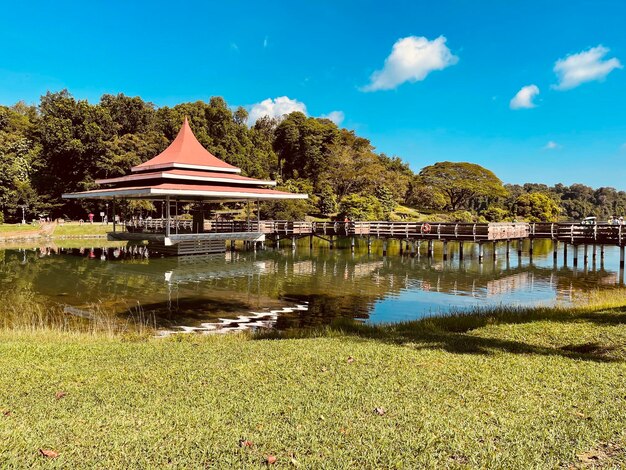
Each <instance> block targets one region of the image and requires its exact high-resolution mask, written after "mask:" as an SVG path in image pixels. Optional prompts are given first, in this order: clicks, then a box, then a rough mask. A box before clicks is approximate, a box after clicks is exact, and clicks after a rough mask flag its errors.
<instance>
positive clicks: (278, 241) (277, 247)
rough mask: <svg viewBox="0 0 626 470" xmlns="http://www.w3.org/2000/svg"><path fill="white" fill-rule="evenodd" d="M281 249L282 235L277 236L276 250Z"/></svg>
mask: <svg viewBox="0 0 626 470" xmlns="http://www.w3.org/2000/svg"><path fill="white" fill-rule="evenodd" d="M279 248H280V235H276V249H279Z"/></svg>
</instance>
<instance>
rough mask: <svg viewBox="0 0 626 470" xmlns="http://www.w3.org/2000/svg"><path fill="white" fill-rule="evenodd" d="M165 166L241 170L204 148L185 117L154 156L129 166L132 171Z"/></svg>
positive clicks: (228, 171)
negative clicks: (172, 136)
mask: <svg viewBox="0 0 626 470" xmlns="http://www.w3.org/2000/svg"><path fill="white" fill-rule="evenodd" d="M166 168H185V169H190V170H207V171H220V172H227V173H240V172H241V170H240V169H239V168H237V167H235V166H233V165H229V164H228V163H226V162H225V161H222V160H220V159H219V158H217V157H216V156H215V155H213V154H212V153H211V152H209V151H208V150H207V149H205V148H204V147H203V146H202V144H201V143H200V142H198V139H196V136H195V135H193V132H192V131H191V127H189V121H188V120H187V118H185V121H184V122H183V126H182V127H181V128H180V131H179V132H178V135H177V136H176V138H175V139H174V140H173V141H172V143H171V144H170V145H169V147H167V148H166V149H165V150H163V152H161V153H160V154H159V155H157V156H156V157H154V158H152V159H150V160H148V161H147V162H144V163H142V164H140V165H137V166H134V167H133V168H131V171H132V172H138V171H147V170H157V169H166Z"/></svg>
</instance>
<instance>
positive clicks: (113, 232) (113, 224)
mask: <svg viewBox="0 0 626 470" xmlns="http://www.w3.org/2000/svg"><path fill="white" fill-rule="evenodd" d="M113 233H115V198H113Z"/></svg>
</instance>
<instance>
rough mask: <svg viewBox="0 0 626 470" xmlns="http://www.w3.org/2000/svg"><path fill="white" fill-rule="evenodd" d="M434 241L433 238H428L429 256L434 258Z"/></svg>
mask: <svg viewBox="0 0 626 470" xmlns="http://www.w3.org/2000/svg"><path fill="white" fill-rule="evenodd" d="M433 252H434V249H433V241H432V240H428V257H429V258H432V257H433Z"/></svg>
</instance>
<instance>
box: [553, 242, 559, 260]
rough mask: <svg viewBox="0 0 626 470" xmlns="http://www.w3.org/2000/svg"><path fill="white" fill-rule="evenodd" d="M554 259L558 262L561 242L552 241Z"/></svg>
mask: <svg viewBox="0 0 626 470" xmlns="http://www.w3.org/2000/svg"><path fill="white" fill-rule="evenodd" d="M552 250H553V251H552V258H553V259H554V261H556V259H557V256H558V254H559V241H558V240H552Z"/></svg>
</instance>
